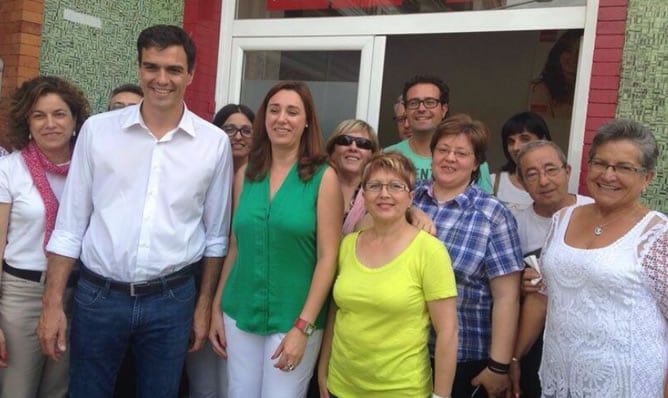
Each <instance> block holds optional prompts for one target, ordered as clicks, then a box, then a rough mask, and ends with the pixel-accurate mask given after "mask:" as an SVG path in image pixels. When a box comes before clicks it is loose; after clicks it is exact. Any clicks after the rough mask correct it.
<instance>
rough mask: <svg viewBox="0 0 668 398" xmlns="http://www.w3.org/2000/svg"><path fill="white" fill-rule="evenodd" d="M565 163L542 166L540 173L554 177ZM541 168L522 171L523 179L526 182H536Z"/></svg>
mask: <svg viewBox="0 0 668 398" xmlns="http://www.w3.org/2000/svg"><path fill="white" fill-rule="evenodd" d="M565 166H566V165H565V164H562V165H561V166H555V165H547V166H545V167H544V168H543V170H542V173H543V174H545V175H546V176H548V177H556V176H557V175H558V174H559V172H560V171H561V169H563V168H564V167H565ZM540 174H541V170H540V169H535V168H533V169H529V170H527V172H526V173H524V181H526V182H536V181H538V179H539V178H540Z"/></svg>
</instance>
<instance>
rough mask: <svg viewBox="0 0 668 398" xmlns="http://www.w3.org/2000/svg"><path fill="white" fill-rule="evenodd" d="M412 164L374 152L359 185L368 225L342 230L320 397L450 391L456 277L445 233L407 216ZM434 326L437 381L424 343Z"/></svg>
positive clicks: (446, 393) (427, 394) (323, 351)
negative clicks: (414, 222)
mask: <svg viewBox="0 0 668 398" xmlns="http://www.w3.org/2000/svg"><path fill="white" fill-rule="evenodd" d="M414 183H415V168H414V167H413V165H412V163H411V162H410V160H408V159H407V158H406V157H405V156H403V155H401V154H400V153H398V152H387V153H381V154H377V155H375V156H373V157H372V158H371V159H370V160H369V163H367V165H366V166H365V168H364V170H363V173H362V187H363V195H364V201H365V204H366V208H367V211H368V212H369V214H370V215H371V217H372V219H373V226H372V227H371V228H369V229H367V230H364V231H362V232H355V233H352V234H349V235H347V236H346V237H345V238H344V239H343V242H342V243H341V247H340V249H339V261H338V275H337V277H336V280H335V282H334V290H333V296H334V300H333V302H332V303H331V307H330V311H329V317H328V320H327V327H326V329H325V334H324V336H323V345H322V349H321V356H320V363H319V371H318V373H319V374H318V381H319V384H320V391H321V392H320V394H321V397H327V396H330V397H338V398H348V397H381V396H382V397H383V398H391V397H401V398H405V397H420V398H425V397H437V398H438V397H449V396H450V389H451V386H452V380H453V378H454V373H455V366H456V354H457V312H456V311H457V309H456V295H457V289H456V285H455V277H454V274H453V271H452V267H451V264H450V257H449V256H448V253H447V251H446V250H445V247H444V246H443V243H442V242H441V241H439V240H438V239H436V238H435V237H433V236H431V235H429V234H428V233H427V232H424V231H422V230H419V229H418V228H416V227H414V226H412V225H411V224H410V223H409V222H408V221H407V219H406V214H407V210H408V208H409V207H410V205H411V200H412V196H413V192H412V187H413V184H414ZM430 325H433V327H434V330H435V331H436V336H437V337H436V353H435V367H436V369H435V373H434V374H435V379H436V380H435V381H434V383H433V384H432V377H431V375H432V372H431V366H430V361H429V352H428V349H427V339H428V336H429V327H430Z"/></svg>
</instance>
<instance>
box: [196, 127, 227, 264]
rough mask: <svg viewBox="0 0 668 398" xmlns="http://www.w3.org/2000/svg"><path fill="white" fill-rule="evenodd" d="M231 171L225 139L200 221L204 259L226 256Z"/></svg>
mask: <svg viewBox="0 0 668 398" xmlns="http://www.w3.org/2000/svg"><path fill="white" fill-rule="evenodd" d="M233 170H234V168H233V163H232V149H231V147H230V141H229V139H227V137H225V139H224V140H222V144H221V153H220V156H219V158H218V164H217V165H216V170H215V172H214V174H213V178H212V181H211V185H210V187H209V189H208V191H207V194H206V199H205V202H204V213H203V216H202V219H203V223H204V232H205V236H206V240H205V247H204V256H205V257H223V256H225V255H226V254H227V248H228V235H229V231H230V222H231V218H232V179H233Z"/></svg>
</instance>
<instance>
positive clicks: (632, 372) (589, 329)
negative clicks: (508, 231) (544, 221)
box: [540, 207, 668, 398]
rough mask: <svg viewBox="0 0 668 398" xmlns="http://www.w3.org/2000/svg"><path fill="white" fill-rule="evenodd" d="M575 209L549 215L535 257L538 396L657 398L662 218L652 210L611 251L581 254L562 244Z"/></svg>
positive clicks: (664, 288)
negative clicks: (542, 301) (542, 315)
mask: <svg viewBox="0 0 668 398" xmlns="http://www.w3.org/2000/svg"><path fill="white" fill-rule="evenodd" d="M573 209H574V207H570V208H567V209H564V210H562V211H560V212H559V213H557V214H555V216H554V223H553V227H552V228H553V229H552V231H551V232H550V235H549V236H548V240H547V245H546V247H545V248H544V250H543V255H542V257H541V262H542V266H541V269H542V271H543V276H544V280H545V286H546V292H547V295H548V306H547V319H546V324H545V335H544V346H543V359H542V362H541V367H540V379H541V385H542V388H543V396H544V397H559V398H561V397H563V398H566V397H569V398H570V397H572V398H576V397H577V398H580V397H582V398H584V397H596V398H638V397H642V398H660V397H663V382H664V377H665V374H666V370H667V369H668V337H667V334H666V333H667V332H668V321H667V318H666V317H667V316H668V311H666V310H667V309H668V268H667V264H668V260H667V257H666V255H667V254H668V249H667V246H668V226H667V225H668V218H666V216H665V215H663V214H661V213H658V212H654V211H650V212H649V213H648V214H647V215H645V216H644V217H643V218H642V220H640V221H639V222H638V223H637V224H636V225H635V226H634V227H633V228H632V229H631V230H630V231H629V232H627V233H626V234H625V235H624V236H622V237H621V238H619V239H618V240H617V241H615V242H613V243H611V244H610V245H608V246H606V247H602V248H596V249H580V248H575V247H571V246H569V245H567V244H566V243H565V242H564V234H565V231H566V227H567V226H568V224H569V220H570V217H571V214H572V211H573ZM662 309H663V311H664V312H663V313H662Z"/></svg>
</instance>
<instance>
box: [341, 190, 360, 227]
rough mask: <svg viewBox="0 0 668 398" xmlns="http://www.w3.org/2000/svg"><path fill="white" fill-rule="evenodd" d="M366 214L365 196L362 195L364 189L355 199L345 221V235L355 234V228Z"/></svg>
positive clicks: (358, 192)
mask: <svg viewBox="0 0 668 398" xmlns="http://www.w3.org/2000/svg"><path fill="white" fill-rule="evenodd" d="M365 214H366V206H365V205H364V196H363V195H362V189H359V190H358V191H357V196H355V197H354V198H353V205H352V206H351V207H350V211H348V214H347V215H346V218H345V220H343V229H342V232H343V234H344V235H345V234H347V233H349V232H353V231H354V230H355V226H356V225H357V223H358V222H360V220H361V219H362V217H364V215H365Z"/></svg>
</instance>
